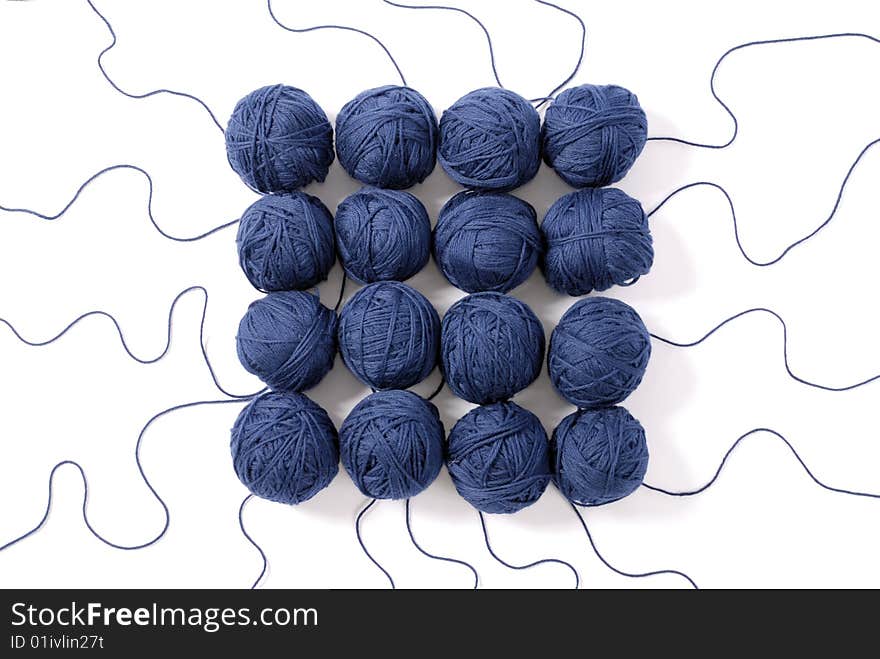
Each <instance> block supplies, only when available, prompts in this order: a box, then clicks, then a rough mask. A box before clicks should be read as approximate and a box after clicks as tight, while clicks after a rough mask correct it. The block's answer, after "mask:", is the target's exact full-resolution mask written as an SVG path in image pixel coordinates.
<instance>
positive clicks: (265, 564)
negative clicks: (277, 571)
mask: <svg viewBox="0 0 880 659" xmlns="http://www.w3.org/2000/svg"><path fill="white" fill-rule="evenodd" d="M253 498H254V495H253V494H248V495H247V496H246V497H245V498H244V499H243V500H242V502H241V505H240V506H239V507H238V526H239V528H240V529H241V532H242V534H243V535H244V537H245V538H247V539H248V542H250V543H251V544H252V545H253V546H254V548H255V549H256V550H257V551H258V552H260V558H262V559H263V569H262V570H260V574H259V575H258V576H257V578H256V579H255V580H254V583H253V585H252V586H251V590H254V589H255V588H256V587H257V586H258V585H259V583H260V581H262V579H263V577H264V576H265V574H266V570H267V568H268V567H269V561H268V560H267V559H266V552H264V551H263V548H262V547H260V545H258V544H257V542H256V540H254V539H253V538H252V537H251V534H250V533H248V532H247V529H245V528H244V507H245V506H246V505H247V503H248V501H250V500H251V499H253Z"/></svg>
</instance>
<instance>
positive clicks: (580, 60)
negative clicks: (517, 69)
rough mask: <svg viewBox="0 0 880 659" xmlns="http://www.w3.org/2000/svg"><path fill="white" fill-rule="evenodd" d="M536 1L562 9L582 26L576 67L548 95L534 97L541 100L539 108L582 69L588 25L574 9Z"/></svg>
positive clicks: (541, 0) (539, 2)
mask: <svg viewBox="0 0 880 659" xmlns="http://www.w3.org/2000/svg"><path fill="white" fill-rule="evenodd" d="M535 2H537V3H538V4H540V5H545V6H547V7H552V8H553V9H556V10H558V11H561V12H562V13H563V14H568V15H569V16H571V17H572V18H574V19H575V20H576V21H577V22H578V24H579V25H580V26H581V50H580V53H579V54H578V59H577V62H576V63H575V65H574V69H572V71H571V73H569V74H568V77H567V78H566V79H565V80H563V81H562V82H560V83H559V84H558V85H556V87H554V88H553V91H551V92H550V93H549V94H547V96H544V97H541V98H533V99H532V100H531V102H532V103H536V102H538V101H540V103H538V105H537V106H536V107H538V108H539V107H541V106H542V105H544V104H545V103H547V101H551V100H553V97H554V96H556V93H557V92H559V91H560V90H562V88H563V87H565V86H566V85H567V84H568V83H570V82H571V81H572V80H574V77H575V76H576V75H577V73H578V71H580V70H581V65H582V64H583V63H584V50H585V48H586V45H587V26H586V25H585V24H584V21H583V19H581V17H580V16H578V15H577V14H576V13H574V12H573V11H571V10H569V9H565V8H564V7H560V6H559V5H556V4H553V3H552V2H547V1H546V0H535Z"/></svg>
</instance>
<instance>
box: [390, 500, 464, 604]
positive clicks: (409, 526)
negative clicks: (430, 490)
mask: <svg viewBox="0 0 880 659" xmlns="http://www.w3.org/2000/svg"><path fill="white" fill-rule="evenodd" d="M411 501H412V499H407V500H406V530H407V533H409V539H410V540H412V543H413V546H415V548H416V549H418V550H419V551H420V552H422V553H423V554H424V555H425V556H427V557H428V558H433V559H434V560H436V561H445V562H447V563H457V564H458V565H463V566H464V567H466V568H467V569H469V570H470V571H471V572H472V573H473V575H474V590H476V589H477V587H478V586H479V584H480V575H479V574H477V570H476V568H475V567H474V566H473V565H471V564H470V563H468V562H467V561H462V560H459V559H457V558H449V557H448V556H438V555H437V554H432V553H430V552H428V551H426V550H425V549H423V548H422V546H421V545H420V544H419V543H418V542H416V537H415V535H413V530H412V522H411V512H410V502H411Z"/></svg>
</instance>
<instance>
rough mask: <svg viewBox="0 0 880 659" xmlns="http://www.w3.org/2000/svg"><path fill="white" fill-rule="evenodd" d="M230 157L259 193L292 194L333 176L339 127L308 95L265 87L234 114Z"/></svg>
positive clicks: (229, 133) (293, 89) (228, 137)
mask: <svg viewBox="0 0 880 659" xmlns="http://www.w3.org/2000/svg"><path fill="white" fill-rule="evenodd" d="M226 156H227V158H228V159H229V164H230V165H231V166H232V169H233V170H235V172H236V173H237V174H238V175H239V176H241V178H242V180H243V181H244V182H245V183H246V184H247V185H248V186H249V187H251V188H253V189H254V190H256V191H258V192H264V193H265V192H292V191H293V190H296V189H297V188H301V187H303V186H305V185H307V184H309V183H311V182H313V181H323V180H324V178H325V177H326V176H327V172H328V171H329V169H330V164H331V163H332V162H333V127H332V126H331V125H330V122H329V121H328V120H327V115H326V114H324V111H323V110H322V109H321V107H320V106H319V105H318V104H317V103H315V101H314V100H313V99H312V97H311V96H309V95H308V94H307V93H305V92H304V91H303V90H301V89H297V88H296V87H288V86H286V85H271V86H268V87H261V88H260V89H257V90H255V91H253V92H251V93H250V94H248V95H247V96H245V97H244V98H243V99H241V100H240V101H239V102H238V103H237V104H236V106H235V109H234V110H233V111H232V116H231V117H230V119H229V124H228V125H227V127H226Z"/></svg>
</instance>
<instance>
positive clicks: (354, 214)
mask: <svg viewBox="0 0 880 659" xmlns="http://www.w3.org/2000/svg"><path fill="white" fill-rule="evenodd" d="M335 227H336V247H337V249H338V250H339V259H340V261H341V262H342V267H343V268H344V269H345V273H346V274H347V275H348V276H349V277H351V278H352V279H354V280H355V281H357V282H359V283H361V284H369V283H372V282H376V281H391V280H396V281H403V280H404V279H409V278H410V277H412V276H413V275H415V274H416V273H418V272H419V271H420V270H421V269H422V268H424V267H425V264H427V262H428V258H429V257H430V253H431V220H430V219H429V218H428V212H427V211H426V210H425V207H424V206H423V205H422V202H420V201H419V200H418V199H417V198H416V197H414V196H413V195H411V194H410V193H408V192H403V191H400V190H382V189H380V188H374V187H364V188H361V189H360V190H358V191H357V192H355V193H354V194H351V195H349V196H348V197H346V198H345V199H344V200H343V201H342V203H341V204H339V207H338V208H337V209H336V219H335Z"/></svg>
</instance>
